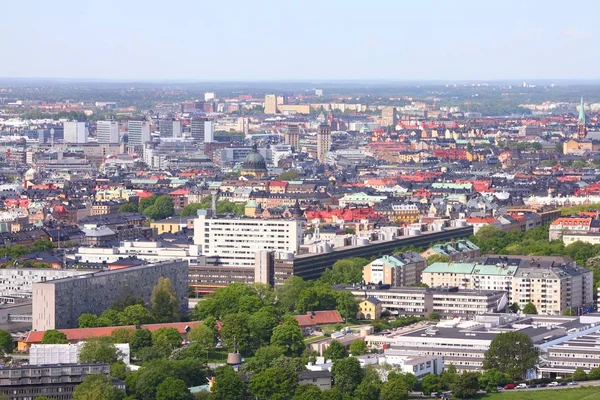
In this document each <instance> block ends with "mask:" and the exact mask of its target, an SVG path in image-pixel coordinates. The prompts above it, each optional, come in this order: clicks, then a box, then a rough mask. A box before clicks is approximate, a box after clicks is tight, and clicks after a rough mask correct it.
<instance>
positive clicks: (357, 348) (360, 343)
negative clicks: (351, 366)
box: [350, 339, 367, 356]
mask: <svg viewBox="0 0 600 400" xmlns="http://www.w3.org/2000/svg"><path fill="white" fill-rule="evenodd" d="M366 352H367V343H366V342H365V341H364V340H363V339H356V340H355V341H354V342H352V343H351V344H350V354H352V355H353V356H362V355H363V354H365V353H366Z"/></svg>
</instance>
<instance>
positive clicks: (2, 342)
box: [0, 329, 15, 355]
mask: <svg viewBox="0 0 600 400" xmlns="http://www.w3.org/2000/svg"><path fill="white" fill-rule="evenodd" d="M14 349H15V341H14V340H13V338H12V336H11V334H10V333H8V332H7V331H5V330H3V329H0V351H1V352H2V354H4V355H7V354H10V353H12V352H13V351H14Z"/></svg>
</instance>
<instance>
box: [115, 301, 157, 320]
mask: <svg viewBox="0 0 600 400" xmlns="http://www.w3.org/2000/svg"><path fill="white" fill-rule="evenodd" d="M151 322H153V320H152V316H151V315H150V312H149V311H148V309H147V308H146V307H144V306H143V305H141V304H135V305H132V306H127V307H125V309H124V310H123V311H122V312H120V313H119V325H143V324H149V323H151Z"/></svg>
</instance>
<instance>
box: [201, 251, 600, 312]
mask: <svg viewBox="0 0 600 400" xmlns="http://www.w3.org/2000/svg"><path fill="white" fill-rule="evenodd" d="M599 264H600V263H599ZM311 285H312V283H311V282H308V281H305V280H304V279H302V278H300V277H299V276H296V275H292V276H290V277H289V278H288V279H286V281H285V282H284V283H283V285H281V286H279V287H277V289H276V291H277V298H278V299H279V305H280V307H281V308H282V309H283V310H285V311H290V312H294V311H296V310H297V307H296V302H297V301H298V298H299V297H300V294H301V293H302V292H303V291H304V290H306V289H308V288H309V287H310V286H311ZM200 303H202V302H200Z"/></svg>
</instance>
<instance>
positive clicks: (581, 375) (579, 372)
mask: <svg viewBox="0 0 600 400" xmlns="http://www.w3.org/2000/svg"><path fill="white" fill-rule="evenodd" d="M586 379H587V374H586V373H585V371H584V370H583V368H577V369H576V370H575V372H573V380H574V381H585V380H586Z"/></svg>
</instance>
